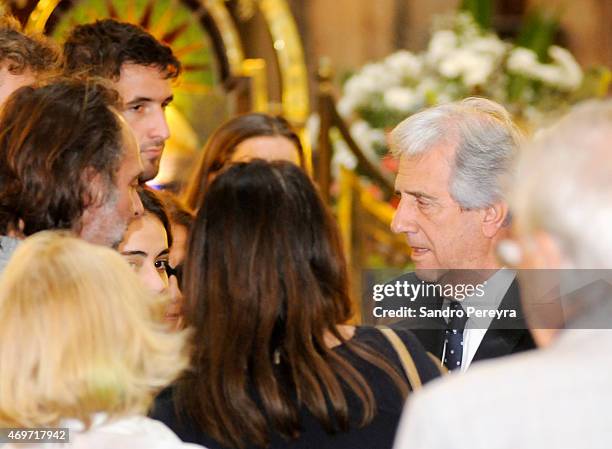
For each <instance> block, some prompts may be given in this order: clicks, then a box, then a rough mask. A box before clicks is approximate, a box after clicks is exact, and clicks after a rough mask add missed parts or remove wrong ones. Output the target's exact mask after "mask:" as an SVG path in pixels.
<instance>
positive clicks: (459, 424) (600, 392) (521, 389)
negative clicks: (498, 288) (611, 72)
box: [395, 100, 612, 449]
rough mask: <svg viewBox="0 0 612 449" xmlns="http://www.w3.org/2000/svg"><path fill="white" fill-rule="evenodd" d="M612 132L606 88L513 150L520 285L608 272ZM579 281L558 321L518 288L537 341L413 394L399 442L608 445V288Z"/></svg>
mask: <svg viewBox="0 0 612 449" xmlns="http://www.w3.org/2000/svg"><path fill="white" fill-rule="evenodd" d="M610 142H612V101H610V100H608V101H602V102H593V103H588V104H585V105H583V106H581V107H578V108H576V109H575V110H574V111H572V112H571V113H570V114H569V115H567V116H566V117H565V118H564V119H563V120H561V121H560V122H559V123H558V124H556V125H555V126H554V127H553V128H551V129H549V130H547V131H544V132H543V133H541V134H539V135H538V136H537V138H536V139H535V140H534V142H533V143H532V144H531V145H529V146H528V147H527V148H526V149H525V151H523V152H522V153H521V158H520V161H519V164H518V176H517V178H516V179H517V181H516V182H515V183H514V185H513V187H512V189H511V192H512V193H511V195H510V205H511V207H512V211H513V213H514V217H515V219H514V220H513V228H514V235H515V239H514V241H513V242H508V243H507V246H508V247H509V248H513V251H507V252H508V254H509V255H511V256H512V257H511V258H510V259H512V262H513V264H515V265H516V267H518V268H522V269H525V270H521V271H519V277H520V281H521V288H523V287H529V289H527V288H526V289H525V292H526V293H528V292H529V290H530V289H531V288H532V287H533V285H531V282H532V281H533V280H534V279H535V277H534V275H533V273H534V272H536V273H539V276H538V277H540V278H541V279H540V281H541V280H542V279H545V278H549V277H551V276H550V273H553V274H554V273H557V276H556V277H558V278H560V279H561V280H562V282H565V281H566V277H568V276H569V277H570V278H579V277H584V276H585V273H590V274H593V273H594V272H593V269H598V270H602V269H605V271H599V277H600V280H603V279H606V278H609V275H607V274H606V273H610V271H609V269H610V268H611V267H612V258H611V255H612V232H611V229H612V227H611V223H612V153H611V151H610ZM506 249H508V248H506ZM534 269H535V270H534ZM559 269H563V271H559ZM536 270H537V271H536ZM523 275H525V276H527V278H526V279H523ZM553 277H554V276H553ZM536 280H537V279H536ZM586 287H589V285H587V286H586ZM586 287H582V288H580V289H578V290H576V291H575V292H574V294H572V295H568V296H567V297H566V298H564V299H563V301H564V303H565V305H566V306H569V307H564V309H565V310H564V312H565V318H566V324H565V326H563V327H562V328H560V329H554V326H549V328H548V329H538V328H537V327H538V326H539V325H541V323H542V317H541V316H538V315H539V314H540V310H542V308H541V307H537V306H538V304H534V303H533V302H532V299H531V298H530V300H529V301H528V302H525V299H526V298H527V294H526V295H523V301H524V302H525V314H526V316H527V320H528V322H529V324H530V327H532V332H533V334H534V337H535V339H536V341H537V343H538V346H539V347H540V348H541V349H539V350H537V351H530V352H528V353H524V354H519V355H515V356H513V357H509V358H507V359H505V360H499V361H489V362H485V363H482V364H480V365H479V366H478V367H475V368H474V369H473V370H471V371H470V372H469V373H467V374H466V375H465V376H452V378H450V379H447V380H446V381H445V382H440V383H439V384H437V385H432V387H431V388H427V389H426V390H425V391H424V392H423V394H417V395H415V396H414V397H413V398H412V399H411V400H410V401H409V403H408V407H407V410H406V411H405V414H404V416H403V418H402V424H401V426H400V431H399V433H398V438H397V440H396V444H395V448H396V449H423V448H427V449H436V448H444V449H455V448H457V449H458V448H466V449H467V448H470V449H485V448H486V449H496V448H500V449H501V448H522V449H530V448H534V449H535V448H538V449H540V448H582V449H588V448H607V447H610V435H611V433H610V429H611V427H610V426H611V422H612V421H611V418H610V413H609V411H608V410H609V407H610V404H611V403H612V388H611V387H612V380H610V371H611V370H612V358H611V357H610V354H612V330H610V326H611V323H612V289H611V288H610V283H609V281H608V282H605V281H604V282H594V283H592V284H590V288H586ZM561 291H562V290H561ZM565 299H567V300H568V301H565ZM543 310H546V309H545V308H544V309H543ZM449 397H452V398H453V400H454V401H456V402H457V403H458V404H461V416H463V417H465V419H458V418H459V416H458V415H457V411H456V410H454V409H453V408H452V407H449V406H448V398H449ZM485 410H486V413H483V411H485ZM432 417H435V419H432Z"/></svg>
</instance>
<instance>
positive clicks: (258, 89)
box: [242, 58, 268, 112]
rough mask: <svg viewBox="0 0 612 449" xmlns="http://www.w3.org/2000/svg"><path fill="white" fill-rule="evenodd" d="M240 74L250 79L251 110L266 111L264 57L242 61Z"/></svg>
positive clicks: (266, 81) (266, 93) (266, 92)
mask: <svg viewBox="0 0 612 449" xmlns="http://www.w3.org/2000/svg"><path fill="white" fill-rule="evenodd" d="M242 74H243V75H244V76H248V77H249V78H251V80H252V92H253V103H252V108H253V111H254V112H268V80H267V76H266V61H265V59H262V58H256V59H245V60H244V61H242Z"/></svg>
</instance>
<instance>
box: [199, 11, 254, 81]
mask: <svg viewBox="0 0 612 449" xmlns="http://www.w3.org/2000/svg"><path fill="white" fill-rule="evenodd" d="M200 1H201V2H202V4H203V5H204V7H205V8H206V9H207V10H208V11H209V12H210V15H211V16H212V18H213V19H214V21H215V23H216V24H217V27H218V28H219V32H220V33H221V39H223V45H224V46H225V51H226V54H227V59H228V61H229V65H230V71H231V72H232V74H233V75H237V74H239V73H240V72H241V69H242V61H244V51H243V49H242V44H241V41H240V35H239V34H238V30H237V29H236V26H235V24H234V21H233V20H232V17H231V16H230V14H229V12H228V10H227V8H226V7H225V4H224V2H223V0H200Z"/></svg>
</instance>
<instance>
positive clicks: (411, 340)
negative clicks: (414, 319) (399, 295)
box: [355, 326, 440, 383]
mask: <svg viewBox="0 0 612 449" xmlns="http://www.w3.org/2000/svg"><path fill="white" fill-rule="evenodd" d="M383 329H384V328H383ZM392 332H393V333H394V334H395V335H397V337H398V338H399V340H400V341H401V343H402V344H403V346H404V347H405V348H406V350H407V351H408V354H409V355H410V358H411V359H412V361H413V362H414V365H415V367H416V369H417V371H418V373H419V377H420V378H421V382H422V383H427V382H429V381H431V380H433V379H435V378H437V377H439V376H440V369H439V368H438V367H437V366H436V364H435V358H433V357H432V356H431V355H430V354H428V353H427V351H426V350H425V348H424V347H423V345H422V344H421V342H420V341H419V340H418V338H417V337H416V336H415V335H414V334H413V333H412V332H411V331H409V330H406V329H393V330H392ZM355 338H356V340H357V341H360V342H361V343H364V344H366V345H368V346H369V347H370V348H371V349H373V350H375V351H377V352H378V353H379V354H381V355H383V356H384V357H385V358H387V359H388V360H390V361H392V362H393V363H394V364H395V365H396V366H397V367H398V368H402V362H401V357H400V354H399V353H398V348H395V347H394V346H393V344H392V343H391V341H390V340H389V339H388V337H386V336H385V335H384V334H383V330H382V329H381V328H378V327H372V326H359V327H358V328H357V332H356V333H355ZM401 371H403V368H402V369H401Z"/></svg>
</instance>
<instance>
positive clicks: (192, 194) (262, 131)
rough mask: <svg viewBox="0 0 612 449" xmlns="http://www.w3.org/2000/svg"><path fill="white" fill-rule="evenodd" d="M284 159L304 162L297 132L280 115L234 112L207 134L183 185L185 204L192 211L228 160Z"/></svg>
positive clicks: (195, 208) (296, 162)
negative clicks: (199, 153) (191, 171)
mask: <svg viewBox="0 0 612 449" xmlns="http://www.w3.org/2000/svg"><path fill="white" fill-rule="evenodd" d="M251 159H265V160H286V161H290V162H293V163H295V164H298V165H300V166H302V167H304V165H305V161H304V150H303V148H302V143H301V142H300V138H299V137H298V135H297V133H296V132H295V131H294V130H293V128H292V127H291V125H290V124H289V122H288V121H287V120H285V119H284V118H283V117H280V116H275V115H268V114H262V113H258V112H253V113H250V114H243V115H238V116H236V117H234V118H232V119H230V120H228V121H227V122H225V123H223V124H222V125H221V126H219V127H218V128H217V129H216V130H215V132H214V133H213V134H212V135H211V136H210V138H209V139H208V141H207V142H206V145H205V146H204V149H203V150H202V155H201V157H200V160H199V162H198V166H197V168H196V169H195V171H194V172H193V174H192V176H191V179H190V181H189V183H188V185H187V186H186V188H185V194H184V200H185V204H186V205H187V207H189V208H190V209H191V210H193V211H196V210H197V209H198V208H199V207H200V204H201V202H202V197H203V196H204V194H205V193H206V189H207V188H208V186H209V185H210V183H211V181H212V180H213V178H214V177H215V175H216V174H217V173H218V172H219V171H220V170H221V169H223V168H224V167H225V166H226V165H227V164H228V163H231V162H247V161H249V160H251Z"/></svg>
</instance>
